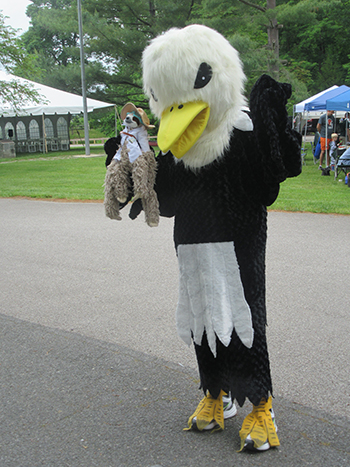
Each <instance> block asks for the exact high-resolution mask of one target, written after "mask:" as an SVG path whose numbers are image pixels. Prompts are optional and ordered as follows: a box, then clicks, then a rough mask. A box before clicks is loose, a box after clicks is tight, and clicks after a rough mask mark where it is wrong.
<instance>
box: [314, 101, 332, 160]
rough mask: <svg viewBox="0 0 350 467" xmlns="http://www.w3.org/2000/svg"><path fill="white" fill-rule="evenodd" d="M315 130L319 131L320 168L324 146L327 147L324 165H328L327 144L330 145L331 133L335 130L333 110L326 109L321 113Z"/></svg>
mask: <svg viewBox="0 0 350 467" xmlns="http://www.w3.org/2000/svg"><path fill="white" fill-rule="evenodd" d="M317 131H319V132H320V135H321V153H320V165H319V169H322V162H323V157H324V153H325V151H326V148H327V160H326V167H329V166H330V163H329V159H330V157H329V145H330V142H331V141H332V138H331V134H332V133H334V131H335V118H334V110H327V113H325V114H323V115H321V117H320V119H319V120H318V123H317Z"/></svg>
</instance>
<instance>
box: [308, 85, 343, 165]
mask: <svg viewBox="0 0 350 467" xmlns="http://www.w3.org/2000/svg"><path fill="white" fill-rule="evenodd" d="M346 91H350V88H349V87H348V86H345V85H344V84H343V85H342V86H339V88H336V89H332V90H330V91H327V92H325V93H324V94H322V95H321V96H319V97H318V98H316V99H314V100H313V101H311V102H308V103H306V104H305V110H307V111H317V110H318V111H319V110H326V106H327V101H328V100H330V99H332V98H334V97H336V96H339V95H340V94H343V93H344V92H346ZM329 110H334V109H329ZM329 137H330V135H329V136H328V135H327V126H326V138H329ZM327 160H328V147H327V145H326V161H327Z"/></svg>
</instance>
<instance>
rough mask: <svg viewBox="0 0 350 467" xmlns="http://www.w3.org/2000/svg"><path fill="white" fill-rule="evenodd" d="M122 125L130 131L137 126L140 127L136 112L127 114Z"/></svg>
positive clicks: (140, 123)
mask: <svg viewBox="0 0 350 467" xmlns="http://www.w3.org/2000/svg"><path fill="white" fill-rule="evenodd" d="M123 124H124V126H125V128H129V129H130V130H132V129H134V128H137V127H138V126H141V125H142V120H141V117H140V115H139V114H138V113H136V112H128V113H127V114H126V117H125V118H124V121H123Z"/></svg>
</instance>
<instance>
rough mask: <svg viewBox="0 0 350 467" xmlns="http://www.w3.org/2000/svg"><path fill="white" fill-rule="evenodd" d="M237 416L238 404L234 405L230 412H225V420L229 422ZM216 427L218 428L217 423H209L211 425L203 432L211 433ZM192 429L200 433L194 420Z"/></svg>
mask: <svg viewBox="0 0 350 467" xmlns="http://www.w3.org/2000/svg"><path fill="white" fill-rule="evenodd" d="M235 415H237V407H236V404H232V407H231V408H230V410H224V420H227V419H229V418H232V417H234V416H235ZM216 426H218V424H217V423H215V422H211V423H209V425H207V426H206V427H205V428H203V430H201V431H210V430H213V429H214V428H215V427H216ZM192 429H193V430H196V431H200V430H198V428H197V423H196V420H192Z"/></svg>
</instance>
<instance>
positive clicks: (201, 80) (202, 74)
mask: <svg viewBox="0 0 350 467" xmlns="http://www.w3.org/2000/svg"><path fill="white" fill-rule="evenodd" d="M212 76H213V70H212V68H211V66H210V65H208V63H205V62H203V63H201V64H200V65H199V68H198V73H197V77H196V81H195V83H194V89H200V88H204V86H206V85H207V84H208V83H209V81H210V80H211V77H212Z"/></svg>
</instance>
